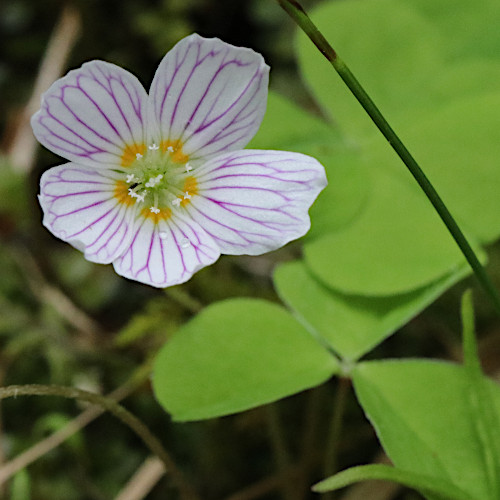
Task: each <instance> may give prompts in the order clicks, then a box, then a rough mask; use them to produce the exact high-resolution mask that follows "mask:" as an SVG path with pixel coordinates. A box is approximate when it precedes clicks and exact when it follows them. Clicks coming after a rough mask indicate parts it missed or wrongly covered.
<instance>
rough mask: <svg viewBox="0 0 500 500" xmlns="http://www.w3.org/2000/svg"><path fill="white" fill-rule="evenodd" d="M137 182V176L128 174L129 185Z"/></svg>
mask: <svg viewBox="0 0 500 500" xmlns="http://www.w3.org/2000/svg"><path fill="white" fill-rule="evenodd" d="M134 180H135V175H134V174H128V175H127V183H128V184H130V183H131V182H134Z"/></svg>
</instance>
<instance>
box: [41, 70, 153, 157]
mask: <svg viewBox="0 0 500 500" xmlns="http://www.w3.org/2000/svg"><path fill="white" fill-rule="evenodd" d="M147 99H148V96H147V94H146V91H145V90H144V88H143V86H142V85H141V83H140V82H139V80H138V79H137V78H136V77H135V76H134V75H132V74H131V73H129V72H128V71H125V70H124V69H122V68H120V67H118V66H115V65H114V64H110V63H107V62H104V61H92V62H88V63H85V64H84V65H83V66H82V67H81V68H78V69H76V70H73V71H70V72H69V73H68V74H67V75H66V76H65V77H64V78H61V79H60V80H57V81H56V82H55V83H54V84H53V85H52V86H51V87H50V88H49V90H48V91H47V92H46V93H45V94H44V95H43V97H42V105H41V108H40V110H39V111H38V112H37V113H36V114H35V115H33V117H32V119H31V125H32V127H33V132H34V134H35V136H36V138H37V139H38V140H39V141H40V142H41V143H42V144H43V145H44V146H45V147H46V148H48V149H50V150H51V151H53V152H54V153H56V154H58V155H60V156H62V157H63V158H66V159H68V160H71V161H74V162H76V163H79V164H82V165H88V166H91V167H100V166H102V165H103V164H112V165H120V164H122V161H123V158H124V155H126V154H127V152H128V150H129V149H131V150H134V151H135V150H136V149H137V148H140V147H142V145H143V143H144V142H145V141H146V137H145V132H144V130H145V127H144V122H145V119H146V115H147Z"/></svg>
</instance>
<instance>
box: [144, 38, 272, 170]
mask: <svg viewBox="0 0 500 500" xmlns="http://www.w3.org/2000/svg"><path fill="white" fill-rule="evenodd" d="M268 77H269V67H268V66H267V65H266V64H265V62H264V59H263V58H262V56H261V55H260V54H257V53H256V52H254V51H253V50H251V49H247V48H239V47H235V46H233V45H230V44H227V43H224V42H222V41H221V40H219V39H217V38H212V39H206V38H202V37H200V36H198V35H191V36H188V37H186V38H184V39H183V40H181V41H180V42H179V43H178V44H177V45H176V46H175V47H174V48H173V49H172V50H171V51H170V52H169V53H168V54H167V55H166V56H165V58H164V59H163V60H162V62H161V63H160V66H159V67H158V70H157V71H156V74H155V77H154V80H153V83H152V85H151V91H150V105H151V113H152V114H153V115H154V117H155V118H156V121H157V122H158V123H159V126H160V134H161V139H162V140H163V141H170V142H171V143H172V142H174V143H175V141H180V143H179V146H181V147H182V152H183V153H184V154H185V155H187V156H189V159H190V160H196V159H198V158H209V157H211V156H213V155H216V154H220V153H222V152H226V151H235V150H238V149H241V148H242V147H244V146H245V145H246V144H248V142H249V141H250V139H251V138H252V137H253V136H254V135H255V133H256V131H257V129H258V128H259V125H260V123H261V121H262V118H263V116H264V113H265V109H266V101H267V85H268Z"/></svg>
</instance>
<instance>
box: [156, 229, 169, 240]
mask: <svg viewBox="0 0 500 500" xmlns="http://www.w3.org/2000/svg"><path fill="white" fill-rule="evenodd" d="M158 236H159V237H160V240H166V239H167V236H168V234H167V233H166V232H165V231H161V232H160V233H158Z"/></svg>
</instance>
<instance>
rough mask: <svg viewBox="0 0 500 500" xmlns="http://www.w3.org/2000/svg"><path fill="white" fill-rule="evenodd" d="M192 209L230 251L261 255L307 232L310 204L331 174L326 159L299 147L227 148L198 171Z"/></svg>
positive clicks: (190, 207) (227, 250)
mask: <svg viewBox="0 0 500 500" xmlns="http://www.w3.org/2000/svg"><path fill="white" fill-rule="evenodd" d="M197 182H198V190H197V193H198V194H197V195H196V196H193V197H192V199H191V200H190V203H189V204H188V205H187V206H186V210H187V211H188V213H189V215H190V216H191V217H192V218H193V220H195V221H196V222H197V223H198V224H199V225H200V226H201V227H203V229H204V230H205V231H206V232H207V233H208V234H209V235H210V236H211V237H212V238H213V239H214V241H215V242H216V243H217V245H218V246H219V247H220V249H221V253H225V254H234V255H239V254H248V255H258V254H261V253H264V252H269V251H270V250H275V249H276V248H279V247H281V246H283V245H284V244H285V243H287V242H289V241H291V240H294V239H296V238H299V237H300V236H303V235H304V234H305V233H306V232H307V231H308V230H309V227H310V220H309V215H308V213H307V212H308V209H309V207H310V206H311V204H312V203H313V201H314V200H315V199H316V197H317V196H318V194H319V193H320V191H321V190H322V189H323V188H324V187H325V186H326V184H327V180H326V176H325V170H324V168H323V167H322V165H321V164H320V163H319V162H318V161H317V160H315V159H314V158H311V157H310V156H305V155H302V154H299V153H289V152H284V151H257V150H254V151H252V150H245V151H235V152H233V153H226V154H224V155H221V156H218V157H217V158H215V159H213V160H211V161H210V162H208V163H207V164H206V165H204V166H203V167H201V168H200V169H199V170H198V171H197Z"/></svg>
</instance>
